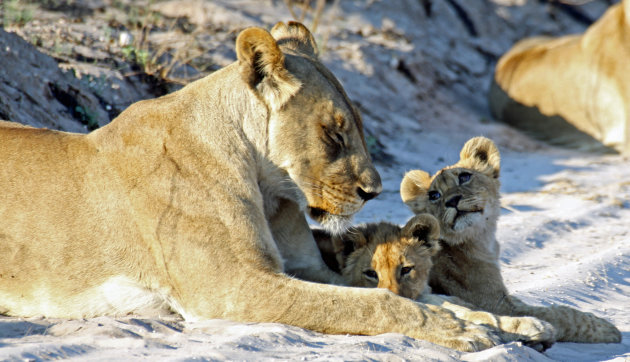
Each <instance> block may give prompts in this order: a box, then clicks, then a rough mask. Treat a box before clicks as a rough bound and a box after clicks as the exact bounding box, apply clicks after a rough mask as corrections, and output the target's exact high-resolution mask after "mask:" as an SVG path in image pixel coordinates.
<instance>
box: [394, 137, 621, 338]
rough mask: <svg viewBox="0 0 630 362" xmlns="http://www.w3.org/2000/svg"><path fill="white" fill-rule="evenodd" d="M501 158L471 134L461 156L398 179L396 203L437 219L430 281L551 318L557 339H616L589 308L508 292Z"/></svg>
mask: <svg viewBox="0 0 630 362" xmlns="http://www.w3.org/2000/svg"><path fill="white" fill-rule="evenodd" d="M499 173H500V155H499V150H498V149H497V147H496V145H495V144H494V142H492V141H491V140H489V139H487V138H485V137H475V138H472V139H470V140H469V141H468V142H466V144H465V145H464V147H463V148H462V150H461V152H460V160H459V161H458V162H457V163H455V164H454V165H452V166H447V167H445V168H443V169H442V170H440V171H438V172H437V173H436V174H435V175H433V176H430V175H429V174H428V173H427V172H424V171H421V170H414V171H410V172H408V173H407V174H406V175H405V177H404V178H403V180H402V183H401V187H400V194H401V197H402V200H403V201H404V202H405V203H406V204H407V206H409V208H411V210H412V211H413V212H414V213H416V214H421V213H429V214H431V215H433V216H435V217H436V218H437V219H438V220H439V222H440V240H441V246H442V248H441V249H440V251H439V252H438V253H437V254H436V255H435V256H434V257H433V268H432V269H431V273H430V277H429V285H430V286H431V288H432V290H433V291H435V292H436V293H440V294H446V295H452V296H456V297H459V298H461V299H463V300H464V301H466V302H467V303H470V304H472V305H474V306H476V307H478V308H481V309H483V310H486V311H488V312H492V313H496V314H502V315H510V316H533V317H536V318H539V319H541V320H544V321H547V322H549V323H551V324H552V325H553V326H554V328H555V329H556V332H557V336H556V338H557V340H558V341H559V342H560V341H562V342H587V343H606V342H608V343H610V342H620V341H621V334H620V332H619V330H618V329H617V328H616V327H615V326H614V325H612V324H611V323H610V322H608V321H606V320H604V319H601V318H598V317H596V316H594V315H593V314H591V313H585V312H580V311H578V310H575V309H572V308H569V307H566V306H551V307H536V306H530V305H527V304H525V303H523V302H522V301H521V300H520V299H518V298H517V297H515V296H513V295H510V294H509V293H508V290H507V288H506V287H505V284H504V283H503V278H502V277H501V270H500V267H499V243H498V242H497V240H496V237H495V232H496V225H497V220H498V218H499V213H500V201H499V197H500V195H499Z"/></svg>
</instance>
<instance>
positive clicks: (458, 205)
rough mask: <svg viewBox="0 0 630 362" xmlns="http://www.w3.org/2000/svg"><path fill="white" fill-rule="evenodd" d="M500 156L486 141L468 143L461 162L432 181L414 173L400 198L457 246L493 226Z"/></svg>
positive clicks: (408, 176)
mask: <svg viewBox="0 0 630 362" xmlns="http://www.w3.org/2000/svg"><path fill="white" fill-rule="evenodd" d="M499 170H500V155H499V150H498V149H497V147H496V146H495V144H494V142H492V141H491V140H489V139H487V138H485V137H475V138H472V139H470V140H469V141H468V142H466V144H465V145H464V147H463V148H462V150H461V152H460V160H459V161H458V162H457V163H456V164H454V165H452V166H448V167H445V168H443V169H442V170H440V171H438V172H437V173H436V174H435V175H434V176H433V177H431V176H430V175H429V174H428V173H427V172H424V171H421V170H414V171H410V172H408V173H407V174H406V175H405V177H404V178H403V180H402V183H401V186H400V195H401V197H402V200H403V202H404V203H405V204H407V206H409V207H410V208H411V210H412V211H413V212H414V213H416V214H418V213H429V214H431V215H433V216H435V217H436V218H437V219H438V220H439V221H440V230H441V235H442V236H441V238H442V239H443V240H444V241H445V242H447V243H449V244H451V245H457V244H459V243H461V242H463V241H464V240H465V239H466V238H470V237H471V236H473V237H474V236H475V235H479V234H482V233H487V232H494V230H488V228H489V227H494V226H495V225H496V220H497V218H498V215H499V211H500V201H499V188H500V184H499Z"/></svg>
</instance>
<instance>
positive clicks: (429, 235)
mask: <svg viewBox="0 0 630 362" xmlns="http://www.w3.org/2000/svg"><path fill="white" fill-rule="evenodd" d="M439 230H440V228H439V224H438V221H437V220H436V219H435V217H433V216H431V215H429V214H419V215H416V216H414V217H413V218H411V219H410V220H409V221H408V222H407V224H406V225H405V226H404V227H402V228H401V227H399V226H398V225H394V224H391V223H388V222H380V223H370V224H361V225H357V226H355V227H353V228H351V229H349V230H348V231H347V232H345V233H343V234H341V235H330V234H329V233H327V232H326V231H325V230H320V229H315V230H314V235H315V240H316V241H317V244H318V246H319V247H320V250H321V251H322V254H324V255H325V254H327V253H329V252H331V251H333V250H335V251H336V253H337V256H338V257H337V258H336V260H338V261H339V263H340V264H339V265H338V266H335V265H332V268H333V269H337V270H339V271H340V272H341V274H342V275H343V277H344V281H345V282H346V283H347V284H348V285H350V286H355V287H367V288H370V287H371V288H374V287H377V288H384V289H389V290H390V291H391V292H393V293H395V294H398V295H402V296H404V297H407V298H411V299H416V300H420V301H422V302H424V303H429V304H434V305H439V306H441V307H443V308H446V309H448V310H450V311H452V312H454V313H455V315H456V316H457V317H458V318H461V319H463V320H466V321H469V322H472V323H476V324H486V325H490V326H492V327H494V328H496V329H497V330H499V332H500V334H501V336H502V339H503V340H504V341H525V342H527V343H528V344H529V345H530V346H532V347H535V348H540V349H542V348H545V347H548V346H550V345H551V344H552V343H553V342H554V341H555V330H554V328H553V327H552V326H551V325H550V324H548V323H546V322H542V321H540V320H538V319H536V318H532V317H506V316H497V315H494V314H491V313H488V312H484V311H478V310H472V309H471V308H474V307H473V306H472V305H469V304H468V303H465V302H464V301H462V300H460V299H459V298H457V297H448V296H443V295H436V294H431V293H430V288H429V286H428V281H429V271H430V270H431V266H432V265H433V263H432V260H431V257H432V256H434V255H435V254H436V253H437V252H438V251H439V250H440V247H439V240H438V238H439V236H440V231H439Z"/></svg>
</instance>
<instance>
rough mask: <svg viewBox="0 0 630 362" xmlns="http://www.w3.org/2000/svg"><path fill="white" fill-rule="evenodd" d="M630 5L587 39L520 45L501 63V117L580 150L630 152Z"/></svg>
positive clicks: (628, 1) (493, 102)
mask: <svg viewBox="0 0 630 362" xmlns="http://www.w3.org/2000/svg"><path fill="white" fill-rule="evenodd" d="M628 39H630V0H624V1H622V2H620V3H618V4H615V5H613V6H612V7H611V8H610V9H609V10H608V11H607V12H606V13H605V14H604V15H603V16H602V17H601V18H600V19H599V20H598V21H597V22H596V23H594V24H593V25H591V26H590V27H589V28H588V29H587V30H586V32H585V33H584V34H581V35H567V36H562V37H559V38H549V37H537V38H531V39H526V40H523V41H521V42H519V43H517V44H516V45H515V46H514V47H513V48H512V49H510V50H509V51H508V52H507V53H506V54H505V55H503V56H502V57H501V59H499V62H498V63H497V66H496V70H495V76H494V84H493V85H492V87H491V91H490V97H489V101H490V108H491V110H492V113H493V115H494V116H495V117H496V118H498V119H501V120H503V121H505V122H507V123H510V124H513V125H516V126H518V127H520V128H523V129H525V130H527V131H530V132H531V133H533V134H534V135H535V136H537V137H539V138H543V139H545V140H548V141H551V142H552V143H556V144H564V145H569V146H572V147H578V148H589V149H591V148H597V147H599V148H601V146H602V144H603V145H604V146H607V147H610V148H613V149H616V150H618V151H621V152H625V153H628V152H630V71H628V69H630V46H629V45H628Z"/></svg>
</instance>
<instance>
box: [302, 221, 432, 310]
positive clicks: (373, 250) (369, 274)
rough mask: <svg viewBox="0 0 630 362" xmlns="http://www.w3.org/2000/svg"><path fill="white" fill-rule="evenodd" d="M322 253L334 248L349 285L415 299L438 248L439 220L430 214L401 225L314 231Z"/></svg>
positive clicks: (425, 279)
mask: <svg viewBox="0 0 630 362" xmlns="http://www.w3.org/2000/svg"><path fill="white" fill-rule="evenodd" d="M314 236H315V240H316V241H317V245H318V246H319V248H320V250H322V254H323V255H326V254H327V253H330V252H331V251H333V252H334V253H335V255H337V260H336V261H337V262H338V263H339V268H340V271H341V274H342V275H343V276H344V280H345V281H346V283H347V284H348V285H350V286H355V287H368V288H374V287H377V288H385V289H389V290H390V291H392V292H393V293H396V294H398V295H402V296H403V297H407V298H412V299H416V298H418V297H419V296H420V295H421V294H422V292H423V291H425V289H427V282H428V279H429V271H430V270H431V266H432V265H433V264H432V262H431V256H433V255H435V253H437V251H438V250H439V242H438V237H439V236H440V228H439V224H438V221H437V220H436V219H435V218H434V217H433V216H431V215H429V214H420V215H416V216H414V217H413V218H411V219H410V220H409V221H408V222H407V224H406V225H405V226H404V227H402V228H401V227H399V226H398V225H394V224H390V223H387V222H380V223H375V224H363V225H358V226H355V227H352V228H350V229H349V230H347V231H346V232H345V233H343V234H341V235H335V236H331V235H330V234H328V233H326V232H325V231H321V230H314Z"/></svg>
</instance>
